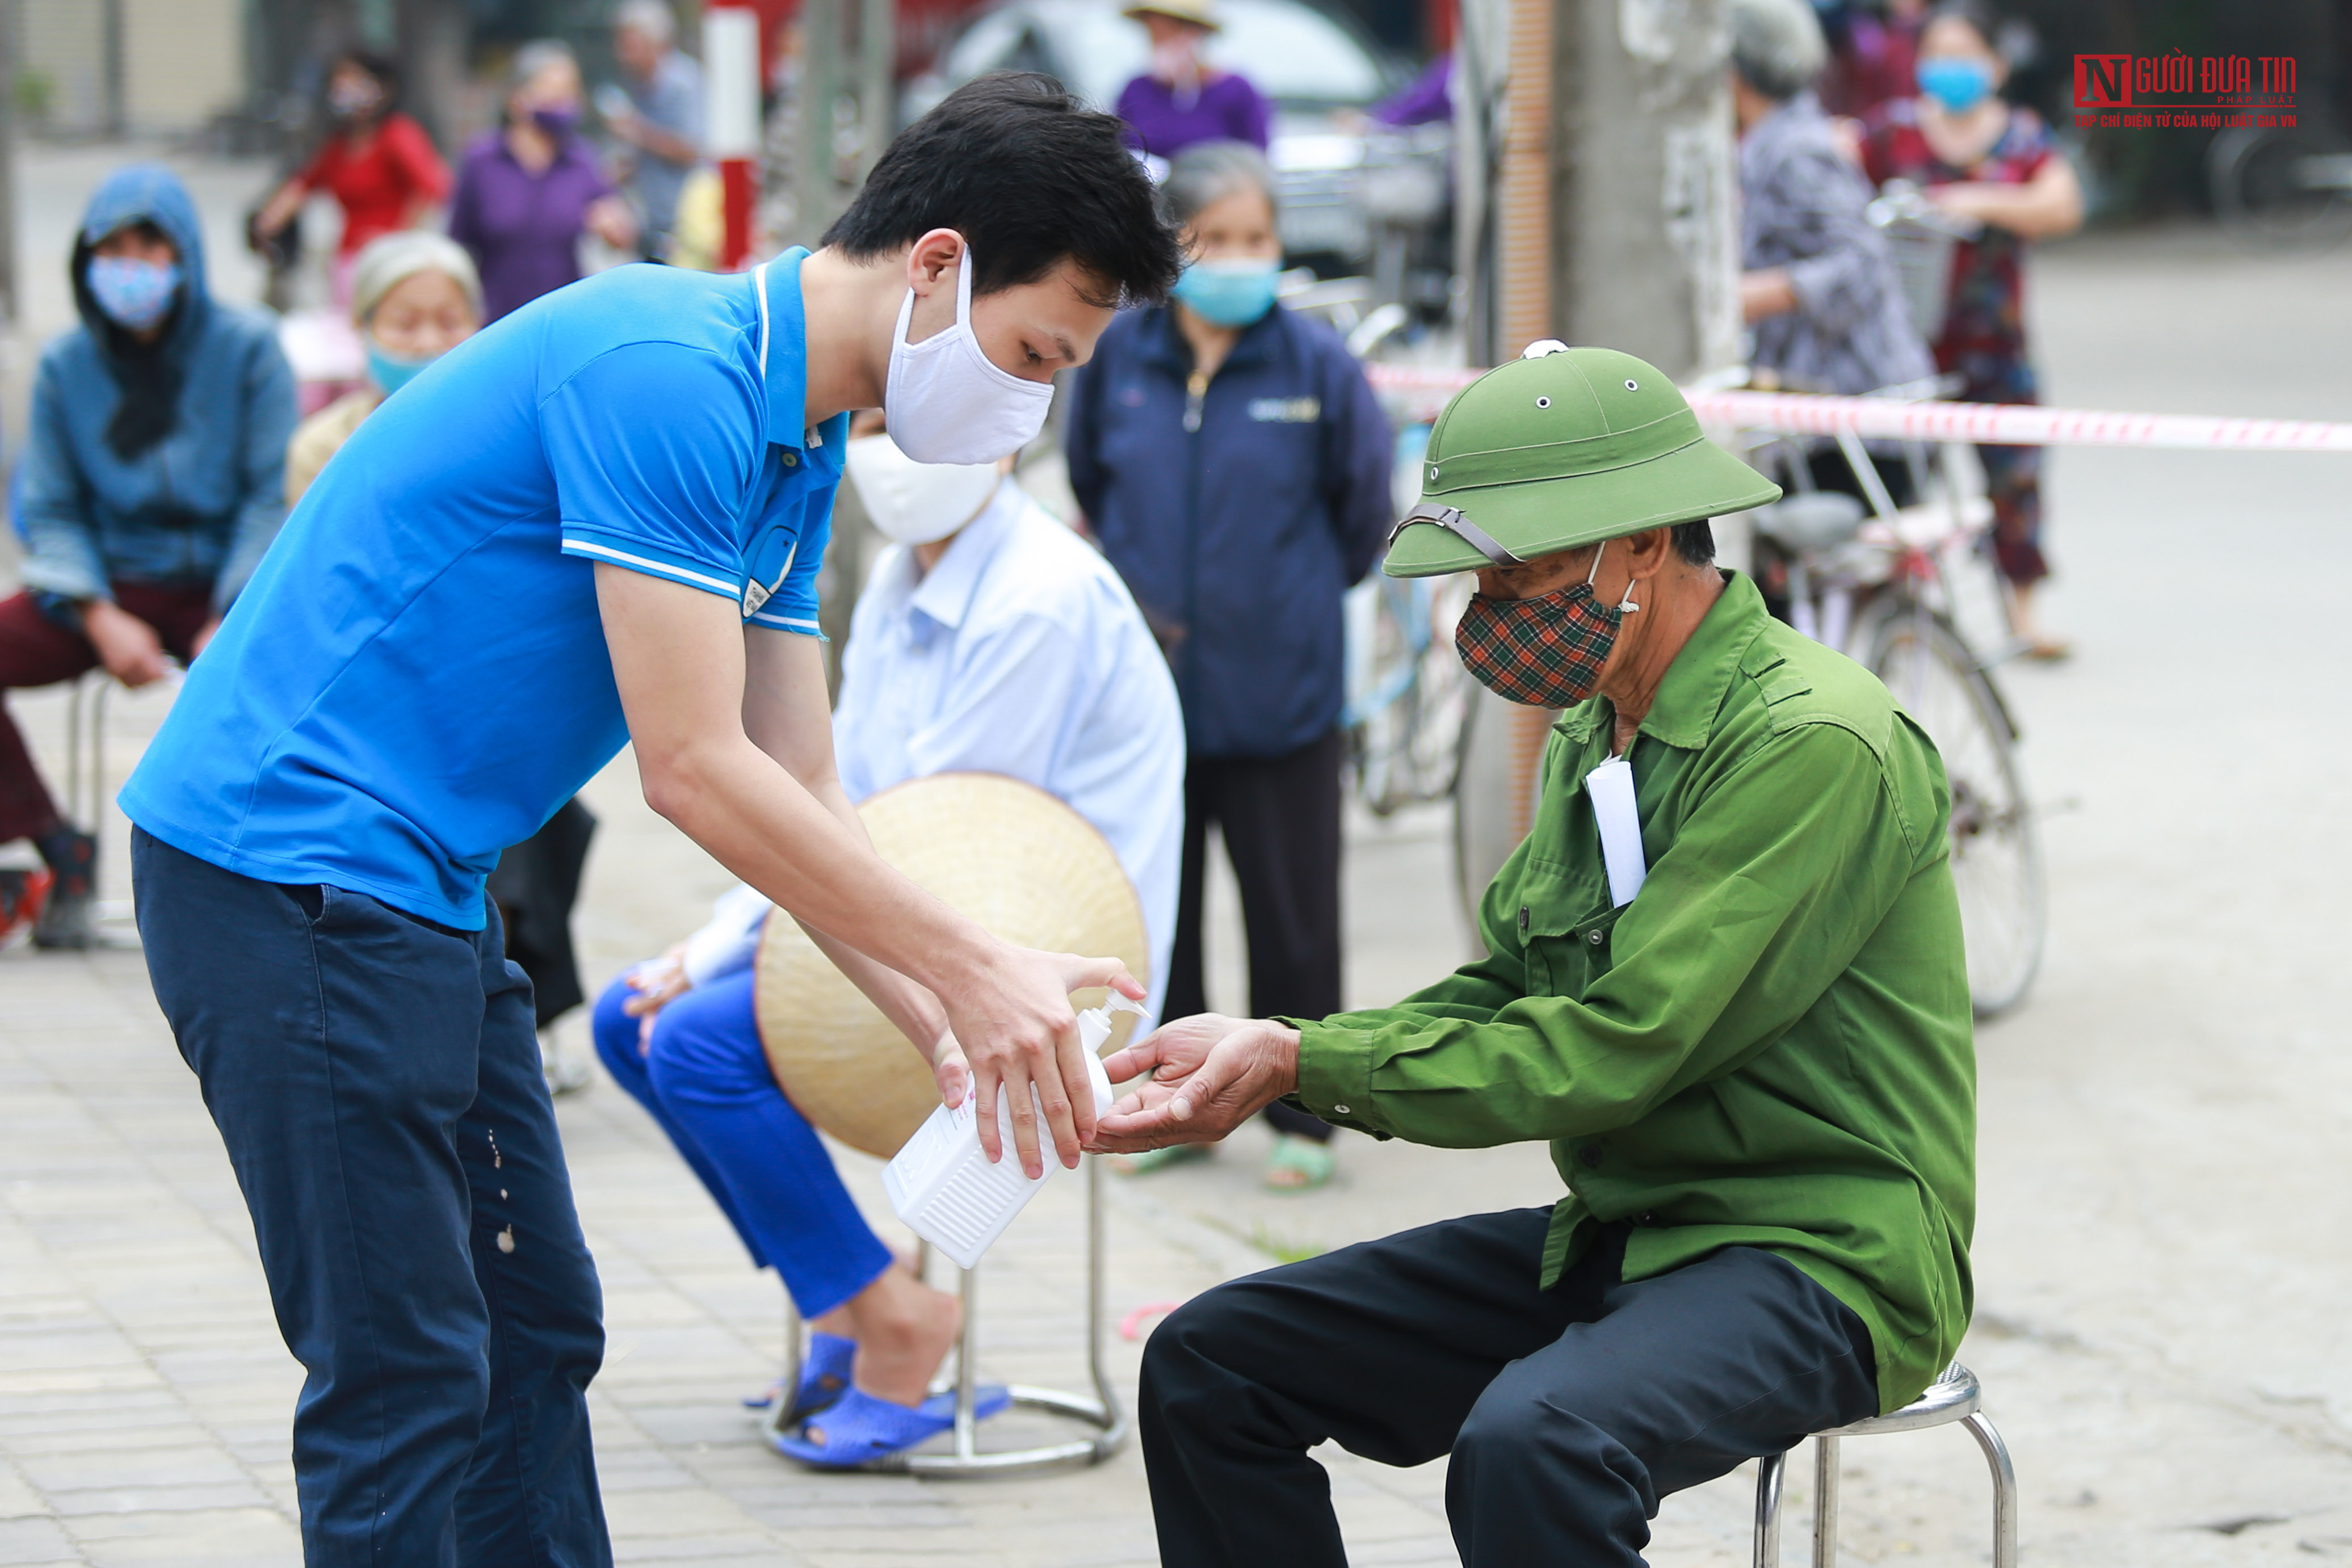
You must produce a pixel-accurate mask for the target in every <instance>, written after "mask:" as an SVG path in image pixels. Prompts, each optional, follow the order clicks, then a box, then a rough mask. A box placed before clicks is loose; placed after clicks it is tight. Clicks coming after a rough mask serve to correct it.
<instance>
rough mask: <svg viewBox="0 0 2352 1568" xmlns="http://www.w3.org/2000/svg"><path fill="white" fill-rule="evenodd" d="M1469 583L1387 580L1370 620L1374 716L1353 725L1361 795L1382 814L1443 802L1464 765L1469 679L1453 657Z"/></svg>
mask: <svg viewBox="0 0 2352 1568" xmlns="http://www.w3.org/2000/svg"><path fill="white" fill-rule="evenodd" d="M1467 581H1468V580H1467V579H1462V580H1459V582H1457V580H1454V579H1451V578H1449V579H1445V580H1442V581H1441V582H1440V583H1439V584H1438V585H1436V586H1435V587H1433V588H1431V587H1426V586H1418V585H1413V584H1408V583H1405V582H1401V581H1397V580H1384V581H1383V582H1382V583H1381V598H1380V601H1379V613H1378V614H1377V615H1376V617H1375V618H1374V619H1373V622H1372V630H1371V632H1370V637H1371V662H1372V668H1373V671H1374V672H1375V674H1376V677H1377V680H1378V685H1376V687H1375V690H1374V693H1373V695H1372V697H1371V699H1370V701H1371V704H1372V706H1371V711H1370V712H1369V713H1367V714H1365V715H1364V716H1362V718H1361V719H1360V721H1359V723H1358V724H1357V726H1356V728H1355V754H1356V782H1357V790H1358V792H1359V794H1360V796H1361V797H1362V799H1363V801H1364V804H1365V805H1366V806H1368V807H1369V808H1370V809H1371V810H1372V811H1373V812H1374V813H1375V814H1377V815H1380V816H1383V817H1384V816H1387V815H1388V814H1389V813H1390V812H1391V811H1394V810H1397V809H1398V808H1399V807H1401V806H1408V805H1412V804H1415V803H1418V802H1421V801H1425V800H1444V798H1445V796H1446V795H1447V794H1448V793H1449V792H1450V791H1451V790H1452V789H1453V788H1454V774H1455V772H1456V771H1457V769H1458V768H1459V767H1460V762H1461V737H1462V720H1463V715H1464V713H1465V710H1466V708H1467V706H1468V703H1469V680H1470V677H1469V675H1468V674H1467V672H1465V670H1464V669H1463V668H1462V661H1461V660H1460V658H1459V657H1457V656H1456V655H1455V653H1454V622H1456V621H1458V620H1459V619H1461V615H1462V606H1463V605H1464V604H1465V603H1467V602H1468V601H1469V596H1470V595H1469V590H1468V588H1467V587H1466V586H1465V585H1466V583H1467Z"/></svg>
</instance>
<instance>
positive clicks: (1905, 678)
mask: <svg viewBox="0 0 2352 1568" xmlns="http://www.w3.org/2000/svg"><path fill="white" fill-rule="evenodd" d="M1836 440H1837V444H1838V447H1839V450H1840V451H1841V453H1842V454H1843V455H1844V457H1845V459H1846V462H1847V464H1848V465H1850V466H1851V467H1852V469H1853V474H1854V476H1855V478H1856V480H1857V482H1858V487H1859V488H1860V489H1861V490H1862V492H1863V494H1864V496H1865V497H1868V498H1869V501H1868V507H1867V508H1866V509H1865V507H1864V503H1863V502H1862V501H1859V500H1856V499H1855V498H1854V497H1852V496H1848V495H1844V494H1842V493H1839V492H1835V491H1826V490H1817V489H1814V488H1813V486H1812V483H1811V475H1810V473H1809V472H1808V471H1807V468H1806V465H1805V462H1804V459H1803V456H1802V454H1801V450H1800V449H1799V448H1798V447H1796V446H1795V445H1794V444H1792V443H1790V438H1788V437H1786V436H1782V435H1771V436H1765V437H1762V438H1760V439H1759V440H1758V441H1757V442H1755V443H1754V446H1756V447H1766V446H1778V447H1779V448H1780V451H1781V453H1782V455H1785V457H1786V458H1787V461H1786V462H1784V463H1783V464H1782V465H1781V466H1782V468H1783V470H1784V472H1785V474H1786V475H1787V476H1788V478H1787V483H1788V485H1789V487H1790V493H1789V495H1788V496H1787V497H1785V498H1784V499H1782V500H1780V501H1779V502H1776V503H1774V504H1773V505H1771V506H1769V507H1760V508H1759V509H1758V510H1757V511H1756V512H1755V513H1754V514H1752V521H1753V525H1754V527H1755V529H1756V532H1757V533H1758V535H1759V537H1760V538H1764V539H1766V540H1769V542H1770V543H1771V545H1772V546H1773V547H1774V548H1776V549H1778V550H1779V551H1780V553H1781V555H1782V556H1783V557H1784V558H1785V559H1786V562H1787V566H1788V589H1789V593H1788V604H1789V620H1790V623H1791V624H1793V625H1794V626H1795V627H1796V629H1797V630H1798V631H1799V632H1801V633H1803V634H1804V635H1805V636H1808V637H1811V638H1812V639H1813V640H1814V641H1816V642H1820V643H1826V644H1827V645H1829V646H1830V647H1832V648H1835V649H1837V650H1838V651H1840V652H1841V653H1845V654H1847V655H1848V656H1849V657H1851V658H1853V659H1854V660H1855V661H1856V662H1858V663H1860V664H1863V665H1864V667H1865V668H1867V669H1869V670H1870V671H1871V672H1872V673H1873V674H1875V675H1877V676H1878V678H1879V679H1880V680H1882V681H1884V682H1885V684H1886V688H1887V690H1888V691H1889V692H1891V693H1893V694H1894V695H1895V700H1896V701H1897V702H1899V703H1901V704H1902V705H1903V707H1904V710H1905V711H1906V713H1908V714H1909V715H1910V716H1911V717H1912V718H1913V720H1914V721H1915V722H1916V723H1917V724H1918V726H1919V727H1920V728H1922V729H1923V730H1925V731H1926V732H1927V737H1928V738H1929V739H1931V740H1933V741H1934V742H1935V743H1936V748H1937V751H1938V752H1939V753H1941V754H1942V757H1943V761H1944V774H1945V778H1946V779H1947V780H1948V783H1949V786H1950V790H1951V802H1952V815H1951V845H1952V882H1953V885H1954V887H1955V889H1956V890H1957V892H1958V895H1959V903H1960V926H1961V931H1962V935H1963V938H1964V940H1965V942H1966V944H1967V954H1968V957H1967V962H1968V977H1969V1000H1970V1002H1971V1003H1972V1005H1973V1006H1974V1009H1975V1010H1976V1013H1977V1016H1978V1017H1979V1018H1990V1017H1992V1016H1993V1015H1995V1014H1998V1013H2000V1012H2003V1011H2005V1010H2007V1009H2010V1008H2012V1007H2014V1006H2016V1005H2017V1003H2018V1002H2019V1001H2021V1000H2022V999H2023V998H2024V996H2025V993H2026V991H2027V990H2028V989H2029V988H2031V987H2032V983H2033V977H2034V975H2035V973H2036V972H2037V970H2038V969H2039V968H2040V967H2041V963H2042V944H2043V940H2044V937H2045V936H2046V932H2047V890H2046V887H2045V884H2044V879H2043V869H2042V840H2041V831H2040V828H2039V826H2038V824H2037V822H2036V820H2035V816H2034V811H2033V807H2032V801H2031V800H2030V799H2029V798H2028V796H2027V793H2026V788H2025V779H2024V775H2023V771H2022V769H2021V767H2020V766H2019V762H2018V758H2017V749H2016V748H2017V740H2018V727H2017V723H2016V720H2015V719H2014V718H2013V717H2012V716H2011V713H2010V708H2009V705H2008V703H2007V702H2006V701H2005V700H2004V699H2003V698H2002V696H2001V694H2000V687H1999V686H1998V685H1996V684H1995V683H1994V681H1993V678H1992V671H1993V669H1994V668H1995V666H1997V665H1998V664H2000V663H2001V662H2003V660H2004V659H2006V658H2008V657H2011V656H2013V655H2014V653H2015V652H2016V650H2015V648H2014V647H2012V646H2008V645H2002V646H2000V647H1999V648H1998V649H1997V651H1996V652H1995V653H1993V654H1992V655H1991V656H1990V657H1988V656H1984V655H1980V654H1979V653H1978V652H1977V651H1976V648H1975V647H1974V646H1973V645H1972V644H1971V643H1970V641H1969V638H1968V637H1967V636H1966V635H1965V634H1964V633H1963V632H1962V629H1961V623H1962V621H1963V620H1964V619H1967V620H1971V621H1973V620H1975V619H1976V618H1977V615H1978V614H1979V613H1980V612H1981V613H1985V614H1989V615H1992V616H1998V615H1999V613H2000V608H1999V606H2000V601H1999V592H1998V588H1997V586H1996V585H1994V584H1992V583H1991V582H1990V570H1989V568H1987V567H1986V565H1985V562H1984V552H1983V540H1984V537H1985V534H1986V531H1987V529H1988V528H1990V523H1991V518H1992V507H1991V504H1990V501H1989V500H1988V499H1987V498H1986V497H1984V496H1983V495H1982V494H1981V493H1980V492H1977V493H1969V492H1967V491H1964V490H1963V488H1962V484H1963V480H1962V476H1963V475H1964V474H1965V473H1966V472H1967V471H1968V468H1969V458H1970V457H1971V456H1972V454H1971V453H1969V449H1968V448H1966V447H1964V446H1957V445H1955V446H1948V447H1946V448H1944V449H1943V450H1942V452H1941V454H1940V461H1938V462H1935V463H1929V462H1928V461H1927V460H1926V459H1925V457H1924V455H1922V454H1921V453H1920V452H1919V451H1918V450H1917V449H1916V447H1915V448H1913V450H1912V451H1911V453H1910V462H1911V465H1912V472H1913V475H1914V476H1915V478H1916V480H1917V481H1918V484H1917V489H1918V491H1919V494H1920V495H1921V496H1923V497H1927V498H1926V499H1925V500H1923V501H1922V502H1921V503H1920V504H1918V505H1915V506H1910V507H1899V508H1898V507H1896V506H1895V504H1894V501H1893V498H1892V497H1890V496H1889V495H1888V493H1887V489H1886V486H1885V482H1884V481H1883V480H1882V479H1881V478H1880V476H1879V474H1878V471H1877V469H1876V468H1875V467H1874V465H1872V463H1871V460H1870V456H1869V454H1868V453H1867V452H1866V451H1865V450H1864V446H1863V444H1862V442H1861V440H1860V438H1858V437H1856V436H1854V435H1853V434H1841V435H1839V436H1838V437H1837V438H1836ZM1970 563H1973V564H1974V565H1976V566H1977V567H1978V569H1979V570H1977V571H1976V572H1975V573H1974V578H1975V581H1976V582H1977V583H1978V584H1979V585H1980V586H1982V587H1985V588H1987V589H1990V591H1991V593H1990V598H1991V607H1990V611H1986V610H1985V608H1984V606H1983V605H1981V604H1975V603H1970V602H1969V585H1970V576H1971V574H1970V573H1969V572H1966V571H1963V570H1960V569H1961V568H1962V567H1963V566H1964V565H1966V564H1970Z"/></svg>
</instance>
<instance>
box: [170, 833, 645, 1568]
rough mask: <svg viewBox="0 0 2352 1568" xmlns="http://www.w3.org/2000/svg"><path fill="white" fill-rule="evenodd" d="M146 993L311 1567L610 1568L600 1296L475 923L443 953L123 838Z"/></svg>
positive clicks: (341, 909) (531, 1054) (549, 1128)
mask: <svg viewBox="0 0 2352 1568" xmlns="http://www.w3.org/2000/svg"><path fill="white" fill-rule="evenodd" d="M131 874H132V877H133V880H134V883H135V886H136V890H137V894H138V910H139V934H140V936H141V937H142V939H143V940H144V942H145V944H146V949H147V971H148V974H149V976H150V977H151V978H152V980H153V982H154V986H155V999H156V1000H157V1002H159V1003H160V1004H161V1005H162V1007H163V1016H164V1017H165V1018H166V1019H169V1020H170V1022H171V1025H172V1031H173V1034H174V1035H175V1036H176V1037H177V1038H178V1040H179V1044H180V1054H181V1055H182V1056H183V1057H184V1058H185V1059H186V1061H187V1063H188V1065H189V1066H190V1067H192V1068H194V1070H195V1073H196V1076H197V1079H198V1081H199V1082H201V1083H202V1084H203V1086H204V1096H205V1106H206V1107H207V1108H208V1109H209V1110H210V1111H211V1112H212V1116H213V1122H214V1124H215V1125H216V1126H217V1127H219V1129H220V1133H221V1139H222V1142H224V1143H225V1144H226V1145H227V1147H228V1156H229V1163H230V1164H231V1165H232V1166H234V1167H235V1169H236V1179H237V1185H238V1186H240V1187H241V1188H242V1189H243V1190H244V1193H245V1201H246V1207H247V1208H248V1209H249V1210H250V1211H251V1213H252V1216H253V1229H254V1237H255V1239H256V1240H257V1241H258V1242H259V1244H260V1249H261V1265H262V1270H263V1271H264V1273H265V1274H267V1275H268V1281H269V1296H270V1301H271V1303H272V1305H273V1306H274V1307H275V1308H276V1309H277V1314H278V1330H279V1332H280V1333H283V1334H284V1335H285V1336H286V1344H287V1348H288V1349H289V1350H291V1351H292V1352H293V1353H294V1355H295V1358H296V1359H297V1360H299V1362H301V1364H302V1365H303V1367H304V1368H305V1369H306V1370H307V1371H308V1373H309V1376H308V1377H307V1378H306V1379H305V1381H304V1383H303V1385H302V1394H301V1397H300V1399H299V1401H298V1402H297V1404H296V1406H295V1411H294V1471H295V1481H296V1487H297V1490H298V1491H299V1495H300V1498H301V1504H302V1552H303V1560H304V1562H305V1563H309V1564H310V1565H311V1568H345V1565H349V1568H361V1565H363V1564H364V1565H368V1568H384V1565H397V1568H460V1565H462V1568H520V1565H526V1564H527V1565H530V1568H542V1565H544V1568H608V1565H609V1564H610V1563H612V1561H613V1553H612V1547H611V1544H610V1542H609V1541H608V1540H607V1538H606V1534H605V1530H604V1505H603V1503H602V1501H601V1500H600V1499H599V1497H598V1495H597V1490H596V1465H595V1459H594V1457H593V1454H592V1452H591V1450H590V1446H589V1432H588V1407H587V1400H586V1394H587V1388H588V1381H589V1379H590V1378H592V1377H593V1376H594V1375H596V1369H597V1366H598V1365H599V1364H600V1363H601V1362H602V1360H603V1357H604V1328H603V1324H602V1322H601V1317H602V1312H603V1305H604V1303H603V1297H602V1294H601V1292H600V1291H599V1290H598V1288H597V1283H596V1270H595V1265H594V1264H593V1261H592V1260H590V1258H589V1256H588V1247H587V1243H586V1242H585V1240H583V1238H582V1236H581V1234H580V1221H579V1218H578V1216H577V1214H576V1213H575V1212H574V1211H573V1208H572V1185H571V1178H570V1176H569V1175H568V1174H567V1173H566V1171H565V1169H564V1164H563V1149H562V1144H561V1143H560V1142H559V1141H558V1139H557V1136H556V1129H555V1112H554V1107H553V1105H552V1104H551V1103H550V1102H549V1100H548V1095H547V1084H546V1082H545V1080H544V1079H543V1078H542V1077H541V1071H540V1062H539V1044H538V1039H537V1035H536V1032H535V1030H533V1027H532V1019H531V999H530V982H529V981H528V980H526V979H524V978H523V975H522V971H521V970H520V969H518V968H517V967H515V966H513V965H512V964H509V963H508V962H507V961H506V958H505V956H504V949H503V946H502V944H501V941H500V935H499V923H498V915H497V912H496V911H495V910H493V911H492V912H491V915H490V923H489V926H488V929H487V930H483V931H478V932H468V931H453V930H451V929H449V928H447V927H446V926H441V925H433V924H432V923H430V922H428V921H425V920H420V919H418V918H416V917H415V916H413V915H404V914H402V913H400V912H399V911H397V910H394V909H393V908H391V907H390V906H388V905H386V904H380V903H378V902H377V901H376V900H374V899H373V898H370V897H368V896H366V895H365V894H356V893H347V892H345V891H343V890H342V889H341V888H335V887H319V886H278V885H276V884H273V883H264V882H256V881H254V880H252V879H251V878H248V877H243V876H238V875H236V873H232V872H226V871H223V870H221V869H220V868H219V867H217V866H215V865H212V864H209V863H208V862H204V861H200V860H197V859H195V858H194V856H191V855H187V854H184V853H182V852H180V851H178V850H175V849H173V848H172V847H171V846H170V845H168V844H166V843H163V842H162V841H160V840H157V839H154V838H152V837H151V836H149V835H148V834H147V833H145V832H143V831H140V832H134V833H133V834H132V836H131Z"/></svg>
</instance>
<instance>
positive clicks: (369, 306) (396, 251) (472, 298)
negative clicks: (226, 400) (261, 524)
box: [286, 229, 482, 507]
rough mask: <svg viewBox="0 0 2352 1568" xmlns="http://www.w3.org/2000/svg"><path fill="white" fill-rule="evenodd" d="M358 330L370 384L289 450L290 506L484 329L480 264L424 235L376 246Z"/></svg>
mask: <svg viewBox="0 0 2352 1568" xmlns="http://www.w3.org/2000/svg"><path fill="white" fill-rule="evenodd" d="M481 325H482V284H481V279H480V278H479V277H477V276H476V275H475V272H474V261H473V258H472V257H471V256H467V254H466V252H465V250H464V249H463V248H462V247H461V246H458V244H457V242H456V241H455V240H452V239H450V238H448V237H447V236H446V235H436V234H428V233H426V232H425V231H424V230H421V229H410V230H407V231H405V232H404V233H400V234H389V235H383V237H382V238H380V239H377V240H375V241H373V243H372V244H370V245H369V246H368V247H367V248H366V249H365V250H363V251H362V252H361V253H360V256H359V261H358V264H357V265H356V266H355V267H353V268H352V326H354V327H357V328H358V329H359V332H360V341H361V342H362V344H363V345H364V346H365V347H366V350H367V363H368V384H367V385H366V386H363V387H362V388H360V389H359V390H358V391H356V392H348V393H346V394H345V395H343V396H342V397H341V398H339V399H337V400H336V401H335V402H331V403H329V404H328V405H327V406H326V407H325V408H322V409H320V411H319V412H318V413H314V414H312V415H311V416H310V418H309V419H306V420H304V421H303V422H302V423H301V425H300V426H299V428H297V429H296V430H295V432H294V439H293V441H292V442H291V443H290V444H289V445H288V446H287V448H286V504H287V505H288V506H289V507H291V506H292V505H293V504H294V503H295V502H297V501H299V500H300V499H301V498H302V492H303V491H305V490H308V489H309V488H310V481H311V480H313V479H316V478H317V477H318V476H319V470H320V469H321V468H324V467H325V466H326V465H327V459H328V458H330V457H332V456H333V455H335V454H336V453H337V452H338V451H340V450H341V448H342V444H343V443H344V442H346V441H349V440H350V439H351V438H352V432H353V431H355V430H357V429H358V428H359V427H360V421H362V420H363V419H365V418H366V417H367V416H368V415H369V414H371V413H374V412H375V409H376V405H377V404H378V403H380V402H383V400H384V399H385V398H388V397H390V396H391V395H392V394H393V393H394V392H398V391H399V390H400V389H401V388H402V387H404V386H406V385H407V384H408V382H409V380H410V378H411V377H413V376H415V374H416V372H417V371H421V370H423V369H424V368H425V366H426V365H428V364H431V363H432V362H433V361H435V360H436V359H439V358H440V357H441V356H442V355H443V354H446V353H447V352H448V351H449V350H451V349H454V348H456V347H457V345H458V344H459V343H461V342H463V341H465V340H467V338H470V337H472V336H473V335H474V334H475V332H476V331H478V330H479V329H480V328H481Z"/></svg>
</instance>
